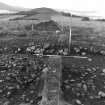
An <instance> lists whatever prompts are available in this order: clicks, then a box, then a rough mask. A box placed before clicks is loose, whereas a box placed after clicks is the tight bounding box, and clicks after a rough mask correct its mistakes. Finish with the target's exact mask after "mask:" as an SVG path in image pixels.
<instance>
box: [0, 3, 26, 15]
mask: <svg viewBox="0 0 105 105" xmlns="http://www.w3.org/2000/svg"><path fill="white" fill-rule="evenodd" d="M26 10H28V9H26V8H21V7H14V6H10V5H7V4H5V3H2V2H0V13H14V12H19V11H26Z"/></svg>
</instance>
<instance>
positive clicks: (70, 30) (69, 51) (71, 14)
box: [69, 14, 72, 54]
mask: <svg viewBox="0 0 105 105" xmlns="http://www.w3.org/2000/svg"><path fill="white" fill-rule="evenodd" d="M71 28H72V14H70V34H69V54H70V47H71Z"/></svg>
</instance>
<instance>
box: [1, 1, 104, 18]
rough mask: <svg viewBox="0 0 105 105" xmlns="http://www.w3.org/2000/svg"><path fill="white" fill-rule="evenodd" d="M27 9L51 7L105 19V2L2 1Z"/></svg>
mask: <svg viewBox="0 0 105 105" xmlns="http://www.w3.org/2000/svg"><path fill="white" fill-rule="evenodd" d="M0 2H3V3H6V4H9V5H12V6H20V7H25V8H39V7H49V8H54V9H64V10H70V11H75V12H78V11H79V12H81V13H84V12H87V13H88V14H91V15H97V16H103V17H105V0H0Z"/></svg>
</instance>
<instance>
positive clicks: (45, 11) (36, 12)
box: [13, 7, 62, 20]
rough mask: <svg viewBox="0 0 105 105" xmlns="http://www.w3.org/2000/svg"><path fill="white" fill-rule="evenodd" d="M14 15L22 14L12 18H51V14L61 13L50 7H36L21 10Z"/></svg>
mask: <svg viewBox="0 0 105 105" xmlns="http://www.w3.org/2000/svg"><path fill="white" fill-rule="evenodd" d="M15 15H23V17H17V18H15V19H13V20H51V17H52V16H58V15H62V14H61V13H60V12H58V11H56V10H53V9H50V8H45V7H43V8H36V9H32V10H29V11H21V12H18V13H16V14H15Z"/></svg>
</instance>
